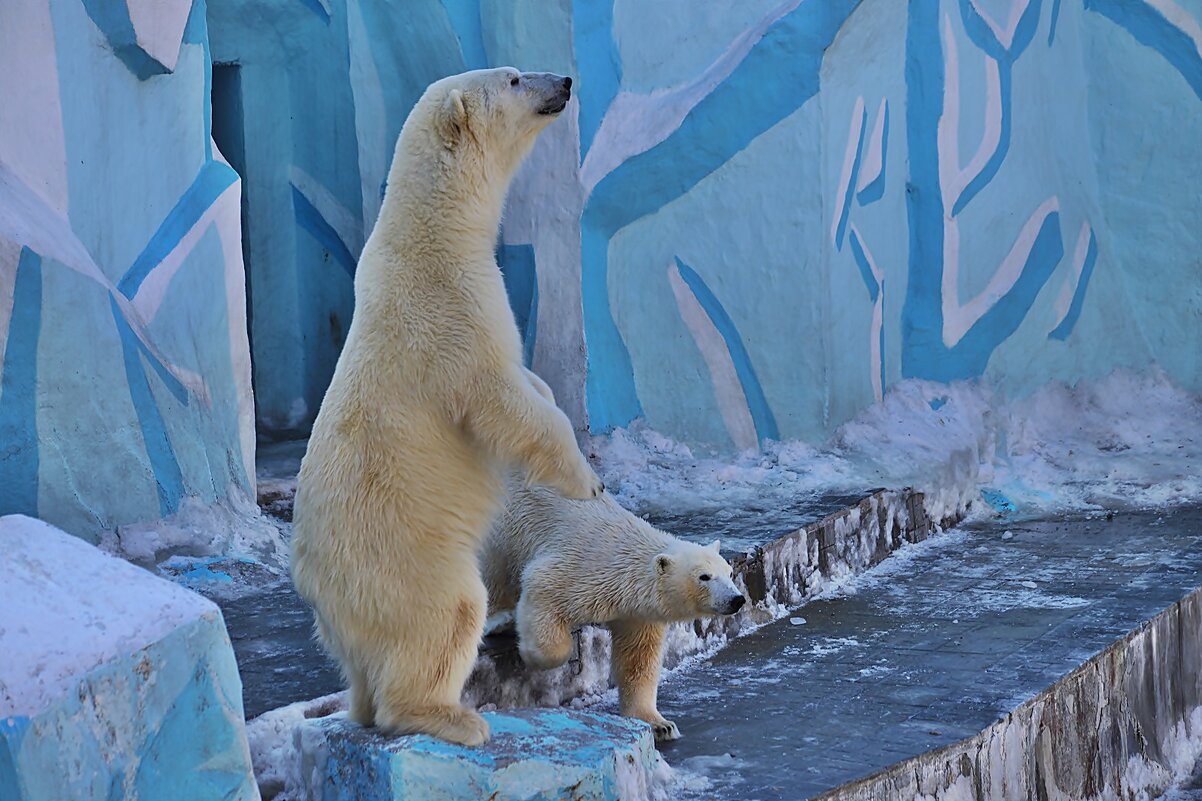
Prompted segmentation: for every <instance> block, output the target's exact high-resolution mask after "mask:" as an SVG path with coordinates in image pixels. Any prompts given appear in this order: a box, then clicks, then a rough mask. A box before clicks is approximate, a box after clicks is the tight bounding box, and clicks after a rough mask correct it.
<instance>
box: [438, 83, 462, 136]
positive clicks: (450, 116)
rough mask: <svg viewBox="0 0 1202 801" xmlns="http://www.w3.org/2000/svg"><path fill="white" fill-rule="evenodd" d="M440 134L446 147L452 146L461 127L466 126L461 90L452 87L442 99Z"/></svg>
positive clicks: (460, 132)
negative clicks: (445, 97)
mask: <svg viewBox="0 0 1202 801" xmlns="http://www.w3.org/2000/svg"><path fill="white" fill-rule="evenodd" d="M440 122H441V123H442V136H443V144H444V145H446V146H447V149H448V150H449V149H450V148H453V147H454V146H455V142H457V141H458V140H459V136H460V134H462V133H463V129H464V128H466V127H467V107H466V106H464V105H463V92H461V91H459V90H458V89H452V90H451V91H450V92H448V93H447V99H446V100H444V101H442V119H441V120H440Z"/></svg>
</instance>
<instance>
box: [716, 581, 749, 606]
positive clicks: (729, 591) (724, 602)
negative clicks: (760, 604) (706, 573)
mask: <svg viewBox="0 0 1202 801" xmlns="http://www.w3.org/2000/svg"><path fill="white" fill-rule="evenodd" d="M709 590H710V609H711V611H712V612H713V614H715V615H733V614H734V613H735V612H738V611H739V610H740V609H742V608H743V604H745V603H747V599H746V598H744V597H743V593H742V592H740V591H739V588H738V587H737V586H735V583H734V582H733V581H731V580H730V579H729V578H727V577H725V576H722V577H718V576H715V577H714V578H713V580H711V581H710V582H709Z"/></svg>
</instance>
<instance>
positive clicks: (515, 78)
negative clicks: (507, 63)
mask: <svg viewBox="0 0 1202 801" xmlns="http://www.w3.org/2000/svg"><path fill="white" fill-rule="evenodd" d="M520 80H521V79H520V78H519V77H518V76H516V75H514V76H513V77H512V78H510V79H509V85H510V86H517V85H518V82H519V81H520Z"/></svg>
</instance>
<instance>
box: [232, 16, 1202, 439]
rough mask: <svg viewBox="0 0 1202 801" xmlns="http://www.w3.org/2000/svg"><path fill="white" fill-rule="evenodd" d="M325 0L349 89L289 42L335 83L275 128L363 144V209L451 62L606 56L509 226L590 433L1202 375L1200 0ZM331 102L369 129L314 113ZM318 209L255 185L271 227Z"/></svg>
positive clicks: (578, 62)
mask: <svg viewBox="0 0 1202 801" xmlns="http://www.w3.org/2000/svg"><path fill="white" fill-rule="evenodd" d="M316 1H317V0H314V2H316ZM321 2H322V4H323V5H322V7H323V8H325V9H327V11H328V14H327V16H328V20H326V21H325V22H324V23H323V24H325V25H326V26H327V29H328V30H329V31H331V33H330V37H331V40H333V39H336V38H338V37H339V36H342V37H345V40H346V41H348V42H349V46H348V47H347V49H346V52H347V57H346V58H344V56H343V53H342V51H341V50H338V49H337V48H336V47H333V46H332V45H331V46H330V47H327V48H325V49H322V48H319V47H315V46H311V45H309V44H304V45H302V46H301V47H302V49H305V50H306V53H307V55H308V59H307V61H309V62H321V63H322V64H323V65H324V66H323V67H322V69H326V68H328V74H329V76H330V77H329V78H328V80H326V82H325V83H322V81H318V80H313V79H312V78H311V77H310V76H309V72H310V71H312V70H314V69H316V68H315V67H313V66H303V67H302V66H297V65H296V63H295V62H296V59H291V58H289V59H283V60H281V61H279V62H278V63H277V67H276V68H277V71H278V72H279V73H280V74H281V75H283V76H285V77H281V78H280V79H279V80H281V81H284V82H289V83H292V84H295V83H297V82H298V79H297V77H296V76H298V75H299V76H304V77H303V78H302V79H300V80H299V83H301V84H303V86H304V88H303V89H302V90H299V91H297V90H294V91H292V93H291V94H288V93H286V92H280V93H277V95H276V99H275V100H274V105H272V104H265V105H263V106H262V108H261V109H260V111H259V115H258V117H257V118H256V120H255V121H254V122H253V123H248V126H249V127H248V130H252V129H253V130H254V131H256V132H259V133H263V134H267V133H272V132H274V133H276V134H277V135H279V136H284V135H285V133H281V131H282V130H283V129H284V128H287V129H288V132H287V133H286V135H288V136H291V137H292V139H293V140H294V141H301V140H303V141H305V142H310V143H311V142H323V143H325V144H324V145H323V146H324V147H327V148H328V151H327V155H326V156H325V160H326V162H327V166H328V165H333V164H339V165H341V166H340V168H339V170H338V171H337V175H335V174H330V175H329V176H328V178H327V179H323V180H324V182H325V189H326V190H328V192H329V193H331V194H333V195H336V196H337V197H338V198H339V201H340V203H342V204H343V205H344V206H345V207H346V208H347V209H352V210H354V212H355V213H353V214H352V215H351V216H355V214H356V213H357V215H358V216H357V217H356V219H357V221H358V224H359V225H360V226H361V228H362V229H363V230H366V229H369V228H370V225H371V223H372V221H373V220H374V217H375V214H376V211H377V209H378V202H379V196H378V192H379V187H380V185H381V183H382V181H383V175H384V173H385V171H386V169H387V164H388V158H389V156H390V151H391V145H392V142H393V140H394V139H395V136H396V134H397V133H398V131H399V130H400V125H401V123H402V122H403V120H404V117H405V114H406V112H407V110H408V108H409V107H410V106H411V105H412V103H413V101H414V99H415V98H416V96H417V95H418V94H419V93H420V91H421V89H422V87H423V86H424V85H425V84H426V83H427V82H428V81H430V80H432V79H434V78H437V77H439V76H441V75H444V74H448V73H452V72H456V71H459V70H461V69H466V68H472V67H477V66H485V65H499V64H510V63H512V64H515V65H517V66H520V67H522V68H527V69H553V70H561V71H562V70H566V71H570V72H571V74H573V75H574V76H575V77H576V79H577V84H576V85H577V87H579V90H578V95H577V102H575V103H574V104H573V105H572V107H571V108H570V112H569V115H567V116H568V119H565V120H561V121H560V122H558V123H556V125H555V126H553V127H552V128H551V129H549V130H548V131H547V133H546V134H545V135H544V137H543V140H542V141H541V142H540V143H539V146H538V147H537V148H536V150H535V153H534V154H533V155H532V157H531V160H530V162H529V164H528V165H527V168H526V170H525V172H524V174H523V176H521V177H520V178H519V180H518V182H517V185H516V186H515V188H514V190H513V192H512V193H511V198H510V208H509V211H508V213H507V217H506V229H505V231H504V234H503V248H504V249H507V250H505V251H504V252H511V253H512V252H519V251H514V250H513V248H515V247H516V248H524V249H525V250H524V251H521V252H524V253H527V254H528V258H527V257H523V261H522V265H523V266H522V267H521V269H522V270H523V271H528V272H529V273H530V274H531V275H533V281H534V287H535V288H536V289H537V290H538V291H537V297H538V298H539V299H540V300H539V302H538V304H537V308H536V310H535V314H534V316H533V317H531V316H530V304H529V299H528V298H529V297H530V286H529V281H530V275H526V274H524V275H523V276H522V277H520V278H515V279H514V280H516V281H517V282H518V284H520V285H521V286H520V287H518V288H517V290H516V291H518V292H519V294H520V295H521V297H520V298H518V299H516V300H515V304H516V305H515V309H517V311H518V312H519V316H522V317H523V329H524V333H526V334H527V335H528V340H529V341H528V342H527V347H528V356H529V358H530V360H531V362H532V363H533V365H534V367H535V369H536V370H538V371H539V372H540V373H543V374H544V375H545V376H547V378H548V381H549V382H550V383H551V384H552V387H553V388H554V389H555V390H556V394H557V397H558V398H559V399H560V402H561V405H563V406H564V407H565V408H566V409H567V410H568V412H569V414H571V415H572V416H573V417H574V419H575V420H576V421H577V423H578V425H580V426H582V427H583V426H584V425H585V424H586V423H587V425H588V427H589V428H590V429H591V430H593V431H604V430H607V429H609V428H611V427H613V426H624V425H626V424H628V423H630V422H631V421H632V420H634V419H637V418H645V419H646V420H647V421H648V422H649V423H650V424H651V425H653V426H654V427H656V428H658V429H660V430H662V431H664V432H666V433H668V434H671V435H673V436H676V437H679V438H681V439H684V440H686V441H692V442H697V443H703V444H709V445H713V446H717V447H720V448H729V447H732V446H736V447H746V446H749V445H751V444H754V442H755V441H756V440H757V439H762V438H764V437H773V438H775V437H784V438H791V437H800V438H803V439H809V440H817V439H821V438H822V437H824V436H826V435H827V434H829V433H830V431H832V430H833V428H834V427H836V426H837V425H838V424H840V423H841V422H843V421H845V420H847V419H848V418H849V417H851V416H852V415H854V414H855V413H856V412H857V411H858V410H860V409H862V408H863V407H864V406H866V405H868V404H871V403H873V402H874V401H875V400H877V399H879V398H880V397H881V396H882V394H883V393H884V392H886V391H888V388H889V386H890V385H891V384H893V383H896V382H897V381H899V380H902V379H904V378H924V379H931V380H939V381H952V380H959V379H966V378H978V377H983V378H985V379H987V380H989V381H991V382H994V383H995V384H997V385H998V386H999V387H1000V388H1001V389H1002V390H1003V391H1006V392H1016V393H1021V392H1026V391H1029V390H1031V389H1033V388H1035V387H1037V386H1039V385H1041V384H1044V383H1046V382H1047V381H1050V380H1054V379H1063V380H1069V381H1072V380H1075V379H1078V378H1081V377H1090V376H1096V375H1099V374H1103V373H1106V372H1108V371H1110V370H1111V369H1113V368H1115V367H1118V366H1135V367H1145V366H1147V365H1150V364H1152V363H1158V364H1159V365H1161V366H1162V367H1163V368H1165V369H1166V370H1167V371H1168V372H1169V373H1170V375H1172V376H1173V377H1174V378H1175V379H1176V380H1178V381H1179V382H1181V383H1182V384H1184V385H1186V386H1188V387H1190V388H1192V389H1200V388H1202V378H1200V374H1199V369H1198V367H1199V365H1198V363H1197V360H1198V358H1199V357H1198V355H1197V354H1198V352H1199V349H1198V345H1199V344H1200V340H1202V333H1200V330H1199V323H1198V319H1199V315H1198V311H1199V305H1200V298H1199V289H1198V281H1197V280H1196V269H1197V268H1196V264H1197V261H1196V258H1194V257H1193V256H1192V255H1191V254H1194V253H1197V252H1198V245H1199V243H1198V241H1197V240H1198V238H1199V236H1202V235H1200V234H1199V233H1198V230H1197V226H1196V225H1193V224H1192V221H1193V220H1196V219H1197V212H1198V209H1197V204H1198V203H1199V202H1202V201H1200V199H1199V197H1198V195H1197V193H1196V192H1194V191H1192V187H1193V186H1195V185H1196V179H1197V178H1198V177H1199V173H1200V172H1202V166H1200V164H1199V159H1198V157H1197V155H1196V152H1195V150H1196V148H1195V147H1194V143H1196V142H1197V141H1198V133H1199V132H1200V131H1199V128H1200V126H1202V99H1200V93H1202V54H1200V52H1202V32H1200V31H1202V28H1200V27H1199V25H1200V24H1202V23H1200V22H1199V19H1200V18H1202V3H1199V2H1198V0H1178V2H1172V3H1170V2H1168V0H1155V2H1153V1H1152V0H1130V2H1128V1H1127V0H1124V1H1123V2H1118V0H915V2H911V3H895V2H890V0H810V1H809V2H804V3H793V4H786V5H785V6H781V5H780V4H779V3H776V2H773V1H772V0H758V1H757V2H748V3H740V4H716V5H715V4H710V5H706V6H704V7H698V6H696V4H695V3H689V2H686V1H685V0H662V1H661V2H656V3H652V4H648V3H641V2H635V0H616V1H615V2H594V1H593V0H576V2H573V3H566V2H565V3H562V4H558V5H555V6H553V7H548V6H547V5H545V4H538V3H533V2H519V3H500V2H488V1H486V2H475V0H442V2H436V1H435V0H428V1H427V2H422V3H415V4H405V5H404V7H403V8H400V7H398V6H397V5H395V4H389V3H383V2H378V1H377V0H321ZM259 4H260V3H259V2H258V0H213V5H214V9H215V12H214V13H216V11H217V10H220V9H225V10H226V11H227V12H228V14H229V19H230V21H231V24H230V26H229V27H231V28H232V27H239V31H236V32H231V33H230V34H229V36H228V38H229V39H230V40H231V41H237V42H238V44H237V46H235V47H234V48H233V50H234V51H237V52H235V53H234V54H233V55H234V57H236V58H239V59H241V58H245V63H248V64H249V63H251V62H252V61H253V60H255V59H257V58H259V54H261V53H262V52H264V50H265V49H267V50H270V49H271V48H273V47H275V46H276V45H275V44H273V42H274V41H275V39H274V38H272V37H266V36H263V35H262V33H261V32H260V31H259V30H258V29H257V28H248V27H247V26H246V25H245V24H243V23H241V22H239V23H238V24H237V26H235V25H234V24H233V21H234V20H235V18H236V17H237V14H236V13H235V12H237V13H245V11H246V10H247V9H254V8H256V7H257V6H258V5H259ZM267 5H270V6H271V7H276V4H267ZM278 13H279V14H284V12H283V11H280V12H278ZM298 14H300V11H298V10H297V9H296V8H290V7H289V8H287V16H289V18H291V17H295V16H296V15H298ZM281 24H282V23H281V22H280V21H279V20H277V21H276V22H274V23H272V27H273V28H279V27H280V25H281ZM214 30H215V31H216V33H215V36H214V38H215V40H218V44H216V45H215V46H214V47H215V50H217V51H223V49H224V48H225V47H226V45H225V44H222V43H221V42H220V39H221V38H222V36H223V33H222V31H223V30H225V27H224V26H219V25H215V26H214ZM276 38H278V37H276ZM302 38H303V37H302ZM305 41H307V40H305ZM289 45H291V43H289ZM346 63H349V68H347V69H346V70H343V68H344V67H345V66H346ZM348 82H349V86H350V89H349V94H350V100H349V105H350V106H353V109H352V110H348V103H347V101H346V100H345V98H346V91H347V90H346V89H345V84H346V83H348ZM335 96H337V97H339V98H342V99H340V100H339V101H338V102H334V101H333V100H332V98H333V97H335ZM301 105H304V106H307V107H309V108H316V107H320V108H322V109H323V112H324V115H323V116H326V117H331V118H332V117H333V116H338V118H339V119H340V120H342V122H340V123H339V125H347V126H349V128H350V133H349V135H348V137H347V139H345V140H340V141H339V140H335V139H334V138H333V137H330V136H327V137H326V138H325V139H322V138H321V137H320V136H317V135H313V134H310V133H309V132H310V129H311V128H313V127H314V126H315V125H317V123H315V122H314V120H313V119H312V116H313V115H311V114H298V113H296V109H297V108H298V107H299V106H301ZM285 115H288V116H289V118H290V120H291V122H290V123H289V125H287V126H280V125H279V123H278V120H279V119H281V118H282V117H284V116H285ZM348 116H353V121H351V122H346V118H347V117H348ZM1150 120H1155V121H1156V125H1154V126H1153V125H1149V124H1148V122H1149V121H1150ZM321 125H324V126H327V127H329V126H331V125H333V123H332V122H330V121H329V120H328V119H326V120H323V121H322V122H321ZM302 132H303V133H302ZM352 145H354V146H355V147H356V149H357V153H358V175H359V179H360V180H359V185H358V187H357V189H358V192H357V194H356V192H355V189H356V188H355V187H353V186H348V185H347V181H346V180H345V177H346V171H347V170H349V169H351V168H352V167H353V161H352V158H351V156H352V155H353V154H351V153H350V152H349V151H350V148H351V147H352ZM339 147H341V148H342V150H338V148H339ZM289 158H290V159H291V161H290V162H289V161H288V159H289ZM297 158H298V156H297V155H296V154H295V153H294V154H292V155H289V154H287V153H285V154H283V155H282V156H280V159H281V160H280V161H279V163H277V164H276V165H275V166H274V167H273V169H277V170H286V169H289V168H290V164H291V165H295V164H296V163H297ZM320 161H321V159H320V158H319V159H317V161H315V162H314V166H313V167H312V169H311V170H309V171H310V172H311V173H312V172H313V171H315V170H318V169H319V165H318V163H317V162H320ZM291 213H292V210H291V209H290V208H289V202H288V201H287V199H286V198H285V197H283V196H282V195H281V196H279V197H278V198H276V199H274V200H272V201H270V202H268V201H260V202H259V203H258V204H256V202H255V194H254V186H253V185H252V187H251V212H250V214H251V217H250V228H251V230H252V232H253V231H254V228H255V225H256V221H257V219H258V218H259V217H262V218H264V219H267V220H272V221H274V222H273V223H272V224H271V225H272V227H273V228H274V227H278V228H281V229H283V228H286V227H287V226H288V224H289V222H290V221H291V219H292V218H291V217H290V216H289V215H290V214H291ZM310 224H318V223H316V221H315V222H314V223H308V222H306V221H304V220H302V221H301V222H300V223H293V228H296V227H297V225H299V226H300V227H301V228H306V227H307V226H309V225H310ZM281 235H283V234H281ZM361 241H362V233H361V231H360V232H359V233H357V234H356V242H361ZM346 244H347V245H348V247H347V251H348V252H349V253H350V254H351V255H352V256H353V255H355V253H356V251H355V249H354V247H351V246H350V243H346ZM251 261H252V275H254V274H255V273H253V262H254V261H255V258H254V257H253V256H252V259H251ZM297 264H298V267H297V269H296V271H295V272H296V274H297V275H299V276H302V278H298V279H297V281H298V284H297V285H298V286H300V287H301V295H302V296H305V295H307V294H312V293H315V294H317V295H319V296H320V297H321V298H322V299H323V300H322V301H321V302H318V301H317V300H315V299H314V298H313V297H309V298H308V301H307V302H308V303H309V304H310V305H311V306H314V307H315V308H318V309H319V310H320V312H321V313H322V314H324V313H325V307H324V306H322V302H328V303H335V302H337V303H339V304H341V305H340V306H339V308H340V310H341V311H340V312H339V313H340V314H346V313H348V310H349V304H350V300H349V297H348V296H346V295H345V294H343V293H342V290H341V289H340V288H338V286H336V285H335V284H336V283H337V281H342V280H345V276H343V275H341V274H339V273H338V271H336V270H333V269H331V270H330V273H331V274H332V277H330V278H328V279H321V280H322V281H325V283H321V282H319V281H318V279H316V278H304V277H303V276H306V275H310V274H309V273H307V272H306V270H307V268H304V267H301V266H300V261H297ZM276 267H277V268H278V265H276ZM510 277H513V276H510ZM335 279H337V280H335ZM306 282H309V283H306ZM262 303H263V304H265V305H264V307H263V308H264V309H265V310H266V309H268V308H274V307H275V305H277V304H280V303H282V301H280V300H277V299H275V298H270V297H269V298H266V299H264V300H263V301H262ZM259 304H260V301H259V300H258V295H257V293H256V308H259ZM264 314H269V315H270V316H272V317H273V319H275V320H277V321H279V322H278V324H279V325H280V327H281V329H287V330H288V331H291V330H293V328H294V326H293V324H292V323H290V322H288V320H287V314H282V313H281V314H272V313H270V312H267V311H265V312H264ZM261 316H262V315H260V314H259V313H256V315H255V319H256V323H255V325H256V329H255V330H256V332H257V331H258V330H259V328H258V326H259V325H260V323H259V322H258V321H259V319H260V317H261ZM300 317H301V319H302V320H304V319H307V318H306V315H305V314H304V313H301V314H300ZM319 323H320V320H317V319H316V317H313V319H310V320H309V321H308V322H307V323H302V328H304V327H305V326H306V325H318V324H319ZM273 324H275V323H273ZM290 326H291V328H290ZM540 332H541V333H540ZM256 336H257V333H256ZM334 352H335V349H334V348H325V349H324V350H321V352H320V354H318V355H314V354H313V353H312V352H309V353H307V354H306V355H305V356H303V359H309V360H320V361H322V364H323V367H322V368H321V369H318V370H310V372H311V373H312V377H311V382H312V386H309V387H307V388H305V389H304V391H305V392H307V393H309V394H307V395H304V397H305V408H306V409H308V410H309V411H310V412H311V411H312V408H313V404H314V401H315V399H316V397H317V395H315V394H313V393H314V392H317V393H318V394H319V389H320V385H321V384H322V381H323V380H324V377H325V376H326V375H328V372H329V369H330V366H331V365H332V360H333V357H334ZM297 358H298V359H301V358H302V357H297ZM297 363H298V361H297V359H292V358H289V359H284V360H282V361H281V364H280V365H279V369H280V370H285V369H286V367H285V366H291V367H295V365H296V364H297ZM284 379H285V377H283V376H281V377H280V379H279V382H280V383H281V384H283V383H285V380H284ZM258 380H259V390H260V399H261V410H262V408H263V406H264V403H263V400H262V399H263V398H264V397H265V396H266V395H267V394H269V393H270V392H271V391H272V389H271V388H270V387H268V386H266V385H265V381H266V378H265V375H264V372H263V371H260V373H259V374H258ZM296 391H299V390H296ZM261 416H262V414H261Z"/></svg>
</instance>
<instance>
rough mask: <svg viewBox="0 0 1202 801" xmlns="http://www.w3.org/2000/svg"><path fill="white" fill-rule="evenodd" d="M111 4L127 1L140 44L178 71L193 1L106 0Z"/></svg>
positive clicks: (164, 64)
mask: <svg viewBox="0 0 1202 801" xmlns="http://www.w3.org/2000/svg"><path fill="white" fill-rule="evenodd" d="M105 2H109V3H126V5H127V7H128V8H129V19H130V21H131V22H132V23H133V26H134V35H135V36H136V37H137V40H138V47H140V48H142V49H143V50H145V51H146V54H147V55H149V56H150V57H151V58H153V59H154V60H155V61H157V62H159V63H160V64H162V65H163V66H164V67H166V68H167V70H168V71H171V72H173V71H175V64H176V62H177V61H178V60H179V51H180V46H181V45H182V44H183V42H184V28H185V27H187V24H188V15H189V14H191V13H192V0H105Z"/></svg>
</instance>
